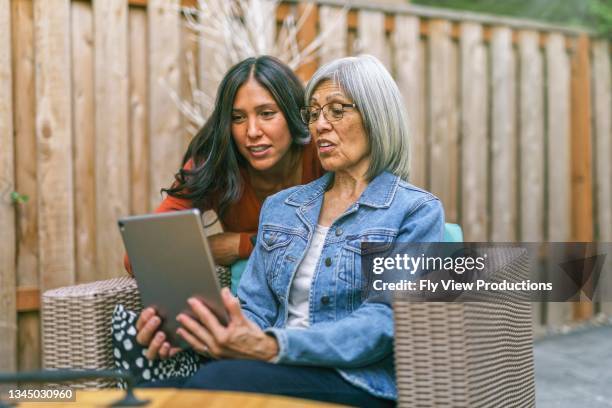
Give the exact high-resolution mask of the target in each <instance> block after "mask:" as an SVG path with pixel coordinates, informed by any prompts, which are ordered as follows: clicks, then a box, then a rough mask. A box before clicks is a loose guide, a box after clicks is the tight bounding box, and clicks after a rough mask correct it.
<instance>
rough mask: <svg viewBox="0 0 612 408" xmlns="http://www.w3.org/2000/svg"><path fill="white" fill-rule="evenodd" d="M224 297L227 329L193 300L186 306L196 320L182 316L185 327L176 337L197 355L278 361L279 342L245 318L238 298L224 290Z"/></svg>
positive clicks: (182, 323)
mask: <svg viewBox="0 0 612 408" xmlns="http://www.w3.org/2000/svg"><path fill="white" fill-rule="evenodd" d="M221 297H222V299H223V304H224V305H225V309H226V310H227V312H228V314H229V318H230V322H229V324H228V325H227V326H223V325H222V324H221V323H220V322H219V320H218V319H217V317H216V316H215V315H214V314H213V313H212V312H211V311H210V309H208V308H207V307H206V306H205V305H204V304H203V303H202V302H201V301H199V300H198V299H195V298H190V299H189V300H188V301H187V303H189V306H191V310H192V311H193V314H194V315H195V316H196V317H197V320H196V319H193V318H192V317H190V316H187V315H186V314H184V313H181V314H179V315H178V316H177V318H176V319H177V320H178V321H179V322H180V323H181V325H182V327H181V328H179V329H178V330H177V333H178V334H179V335H180V336H181V337H182V338H183V339H185V341H187V343H189V344H190V345H191V347H193V349H194V350H195V351H196V352H198V353H200V354H208V355H210V356H211V357H213V358H244V359H253V360H264V361H269V360H272V359H273V358H274V357H276V355H277V354H278V343H277V341H276V338H274V336H271V335H268V334H266V333H264V332H263V330H261V329H260V328H259V326H257V325H256V324H255V323H253V322H251V321H250V320H248V319H247V318H246V317H245V316H244V315H243V314H242V309H241V308H240V302H239V301H238V298H235V297H234V296H232V294H231V293H230V291H229V289H227V288H223V290H222V291H221Z"/></svg>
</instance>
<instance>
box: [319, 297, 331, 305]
mask: <svg viewBox="0 0 612 408" xmlns="http://www.w3.org/2000/svg"><path fill="white" fill-rule="evenodd" d="M329 302H330V300H329V296H323V297H321V303H323V304H324V305H329Z"/></svg>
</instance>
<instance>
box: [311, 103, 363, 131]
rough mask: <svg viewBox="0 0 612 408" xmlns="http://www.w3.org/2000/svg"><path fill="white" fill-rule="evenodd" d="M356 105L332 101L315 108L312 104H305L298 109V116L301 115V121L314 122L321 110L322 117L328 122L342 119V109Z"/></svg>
mask: <svg viewBox="0 0 612 408" xmlns="http://www.w3.org/2000/svg"><path fill="white" fill-rule="evenodd" d="M356 106H357V105H355V104H354V103H339V102H332V103H328V104H325V105H323V106H321V107H320V108H315V107H314V106H305V107H303V108H302V109H300V116H301V117H302V121H303V122H304V123H305V124H307V125H309V124H311V123H314V122H316V121H317V120H318V119H319V114H320V113H321V111H323V117H324V118H325V120H327V121H328V122H336V121H338V120H340V119H342V116H343V115H344V111H345V110H346V109H347V108H355V107H356Z"/></svg>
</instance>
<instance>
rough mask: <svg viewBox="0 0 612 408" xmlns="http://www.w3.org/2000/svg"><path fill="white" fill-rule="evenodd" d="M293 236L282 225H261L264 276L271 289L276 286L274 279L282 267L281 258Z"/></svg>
mask: <svg viewBox="0 0 612 408" xmlns="http://www.w3.org/2000/svg"><path fill="white" fill-rule="evenodd" d="M294 236H295V235H294V234H292V233H291V232H290V231H288V230H287V229H285V228H283V227H282V226H277V225H271V224H268V225H266V224H264V225H262V232H261V247H262V249H263V256H264V257H265V260H264V265H265V268H266V278H267V280H268V284H269V285H270V286H271V287H272V288H273V289H275V288H277V286H278V285H277V284H276V280H277V277H278V276H279V273H280V271H281V269H282V268H283V267H284V264H283V258H284V256H285V253H286V251H287V248H288V246H289V244H290V243H291V241H292V240H293V238H294Z"/></svg>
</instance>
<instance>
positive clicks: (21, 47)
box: [11, 0, 41, 371]
mask: <svg viewBox="0 0 612 408" xmlns="http://www.w3.org/2000/svg"><path fill="white" fill-rule="evenodd" d="M11 6H12V16H11V19H12V22H11V23H12V24H11V25H12V29H13V31H12V47H13V89H14V90H17V91H16V92H15V93H14V96H13V100H14V106H13V110H14V112H15V113H14V115H13V117H14V127H15V140H18V141H19V143H18V144H16V145H15V185H16V187H15V188H16V189H17V191H19V192H20V193H21V194H25V195H27V196H28V197H29V200H28V202H27V203H24V204H21V205H19V206H17V208H16V212H17V214H16V216H17V225H16V229H17V231H16V234H17V237H16V239H17V288H18V292H17V311H18V315H17V325H18V336H17V347H18V350H17V351H18V356H19V357H18V359H17V366H18V369H19V370H24V371H30V370H36V369H39V368H40V363H41V341H40V318H39V314H38V312H37V311H30V312H25V311H22V310H21V308H20V304H19V303H20V302H19V300H20V293H22V290H23V289H24V288H36V291H37V292H38V287H39V276H38V271H39V261H38V207H37V205H36V203H37V202H38V184H37V176H36V166H37V165H36V160H34V159H33V157H35V156H36V150H37V147H36V126H35V125H36V110H35V108H36V99H35V87H34V85H35V80H34V79H35V76H34V75H35V72H34V71H35V66H34V55H35V52H34V4H33V2H32V1H31V0H16V1H12V2H11ZM26 290H27V289H26ZM36 298H37V296H34V299H36Z"/></svg>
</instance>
